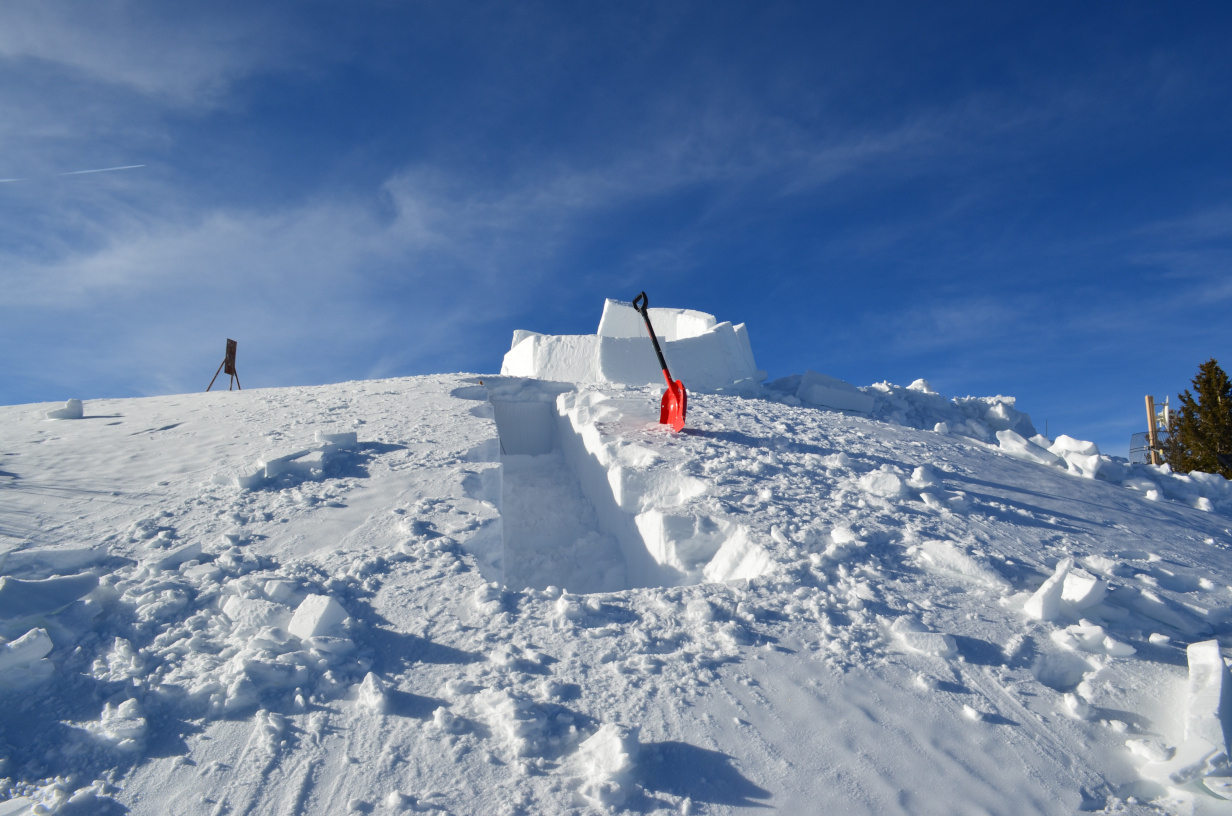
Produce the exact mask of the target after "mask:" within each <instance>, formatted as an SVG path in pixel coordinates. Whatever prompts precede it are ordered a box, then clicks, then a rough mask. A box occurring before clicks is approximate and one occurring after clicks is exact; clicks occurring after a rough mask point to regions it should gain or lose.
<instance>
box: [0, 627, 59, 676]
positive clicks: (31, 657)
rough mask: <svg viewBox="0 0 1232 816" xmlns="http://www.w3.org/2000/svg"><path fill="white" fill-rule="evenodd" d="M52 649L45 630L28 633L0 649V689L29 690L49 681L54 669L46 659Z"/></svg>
mask: <svg viewBox="0 0 1232 816" xmlns="http://www.w3.org/2000/svg"><path fill="white" fill-rule="evenodd" d="M53 647H54V644H53V643H52V642H51V637H50V636H48V634H47V630H46V629H31V630H30V631H29V632H26V633H25V634H24V635H22V636H21V637H19V638H17V639H16V640H14V641H12V642H10V643H6V644H4V646H0V688H12V689H20V688H29V687H30V686H32V685H35V684H36V683H41V682H43V681H44V680H46V679H47V678H49V677H51V675H52V673H53V672H54V671H55V666H54V665H52V662H51V661H50V660H48V659H47V655H48V654H50V652H51V650H52V648H53Z"/></svg>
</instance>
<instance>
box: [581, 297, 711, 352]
mask: <svg viewBox="0 0 1232 816" xmlns="http://www.w3.org/2000/svg"><path fill="white" fill-rule="evenodd" d="M646 312H647V314H648V315H649V317H650V322H651V325H653V326H654V330H655V334H656V335H658V336H659V337H660V338H661V341H662V340H667V341H669V342H670V341H675V340H683V339H685V338H688V337H697V336H699V335H701V334H704V333H706V332H707V331H709V330H710V329H711V328H713V327H714V325H715V319H714V315H711V314H707V313H705V312H698V311H695V310H693V309H665V308H662V307H653V306H652V307H651V308H649V309H647V310H646ZM598 334H599V335H600V336H601V337H644V338H646V339H647V340H649V339H650V336H649V333H648V332H647V331H646V322H645V321H644V320H643V319H642V315H641V313H640V312H639V311H638V310H637V309H634V308H633V304H631V303H625V302H623V301H619V300H612V299H611V298H608V299H607V300H606V301H605V302H604V304H603V316H602V317H600V318H599V331H598Z"/></svg>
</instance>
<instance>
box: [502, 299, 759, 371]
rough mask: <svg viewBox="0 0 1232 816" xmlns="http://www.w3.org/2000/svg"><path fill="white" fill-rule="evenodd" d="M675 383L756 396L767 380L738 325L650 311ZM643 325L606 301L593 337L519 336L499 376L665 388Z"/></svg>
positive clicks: (630, 311)
mask: <svg viewBox="0 0 1232 816" xmlns="http://www.w3.org/2000/svg"><path fill="white" fill-rule="evenodd" d="M648 311H649V314H650V320H651V322H652V323H653V324H654V328H655V332H656V333H658V335H659V338H660V342H661V345H662V347H663V356H664V357H665V358H666V359H667V364H668V367H669V368H670V369H671V373H672V377H673V378H676V379H680V380H683V381H684V382H685V383H686V385H687V387H689V388H690V389H693V390H698V391H720V390H733V389H735V390H740V389H742V388H748V389H751V388H754V387H756V385H757V384H758V383H760V382H761V381H762V380H764V379H765V378H766V374H765V372H763V371H759V370H758V368H757V363H756V361H755V360H754V359H753V349H752V346H751V345H750V344H749V335H748V330H747V329H746V328H745V325H744V324H743V323H740V324H737V325H732V324H731V323H728V322H723V323H718V322H717V321H716V320H715V318H714V315H710V314H706V313H705V312H697V311H693V310H691V309H650V310H648ZM649 340H650V338H649V337H647V336H646V324H645V323H644V322H643V321H642V316H641V314H639V313H638V311H637V310H636V309H634V308H633V307H632V306H631V305H629V304H627V303H622V302H620V301H616V300H610V299H609V300H608V301H607V302H606V303H605V304H604V306H603V316H602V318H601V319H600V321H599V331H598V332H597V333H596V334H572V335H545V334H537V333H535V332H528V331H524V330H518V331H516V332H514V334H513V344H512V346H511V348H510V349H509V351H508V353H506V354H505V359H504V362H503V363H502V365H501V374H504V375H508V376H513V377H534V378H536V379H541V380H558V381H562V382H579V383H603V382H611V383H624V384H626V385H654V384H658V383H661V382H662V381H663V374H662V373H661V369H660V368H659V362H658V359H657V358H656V357H655V353H654V347H653V346H652V345H651V344H650V342H649Z"/></svg>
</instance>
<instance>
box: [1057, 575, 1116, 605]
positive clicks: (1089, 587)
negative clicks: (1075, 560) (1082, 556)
mask: <svg viewBox="0 0 1232 816" xmlns="http://www.w3.org/2000/svg"><path fill="white" fill-rule="evenodd" d="M1107 591H1108V585H1107V584H1106V583H1104V582H1103V581H1102V580H1100V579H1099V578H1096V577H1095V576H1094V575H1092V574H1091V573H1089V572H1087V571H1086V570H1084V569H1081V568H1079V567H1074V568H1072V569H1070V571H1069V572H1068V573H1066V574H1065V582H1064V585H1063V587H1062V589H1061V600H1062V601H1064V602H1065V603H1067V604H1069V606H1070V607H1071V608H1073V609H1076V610H1077V609H1086V608H1087V607H1091V606H1095V604H1097V603H1099V602H1100V601H1102V600H1103V599H1104V595H1105V593H1107Z"/></svg>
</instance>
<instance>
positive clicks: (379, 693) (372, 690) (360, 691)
mask: <svg viewBox="0 0 1232 816" xmlns="http://www.w3.org/2000/svg"><path fill="white" fill-rule="evenodd" d="M355 699H356V701H357V702H358V703H359V707H360V708H363V709H365V710H367V711H371V712H372V713H373V714H384V713H385V709H386V707H387V706H388V704H389V701H388V698H387V697H386V694H385V684H384V683H382V682H381V678H379V677H377V676H376V675H375V674H373V673H372V672H368V673H367V674H366V675H364V681H363V682H362V683H360V684H359V685H358V686H356V693H355Z"/></svg>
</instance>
